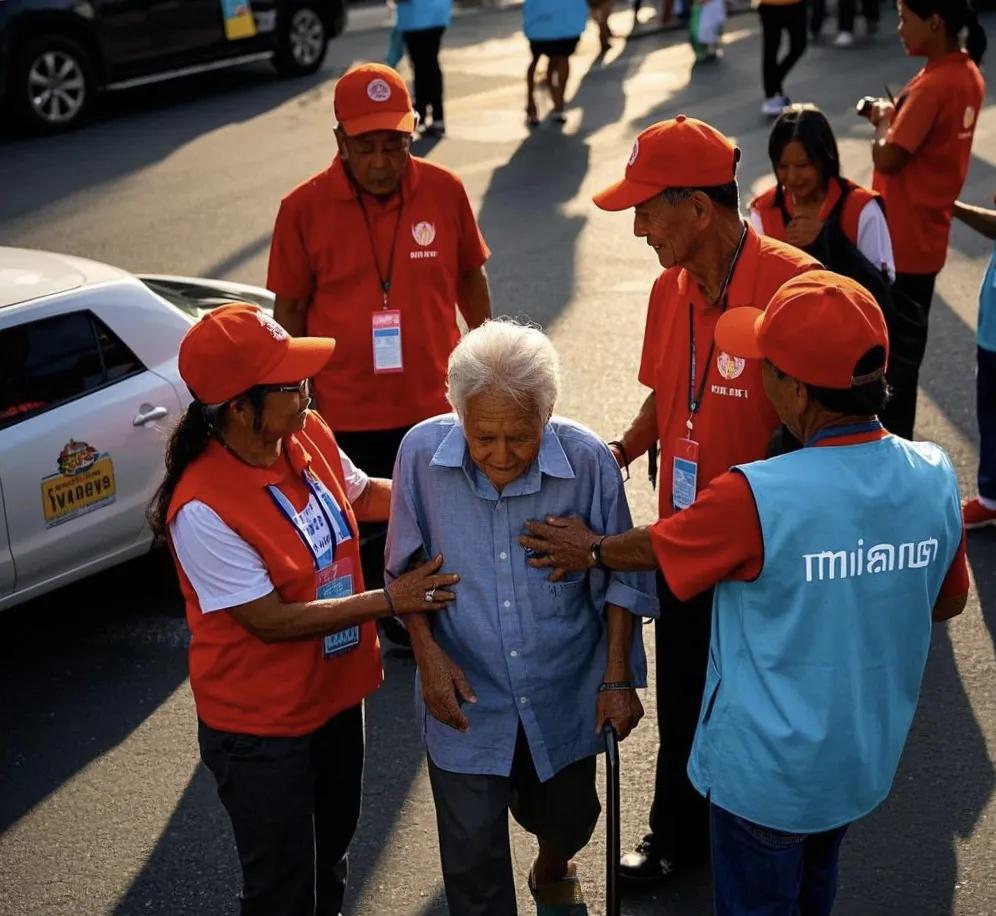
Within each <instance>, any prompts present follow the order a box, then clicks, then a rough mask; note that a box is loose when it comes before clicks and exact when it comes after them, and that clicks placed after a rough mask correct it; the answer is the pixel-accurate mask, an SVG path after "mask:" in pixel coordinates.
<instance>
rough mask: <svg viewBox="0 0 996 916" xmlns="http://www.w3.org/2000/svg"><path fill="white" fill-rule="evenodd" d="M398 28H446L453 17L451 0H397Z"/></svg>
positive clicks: (414, 29)
mask: <svg viewBox="0 0 996 916" xmlns="http://www.w3.org/2000/svg"><path fill="white" fill-rule="evenodd" d="M397 14H398V28H399V29H400V30H401V31H402V32H417V31H419V30H421V29H438V28H446V27H447V26H448V25H449V24H450V20H451V19H452V18H453V3H452V0H398V7H397Z"/></svg>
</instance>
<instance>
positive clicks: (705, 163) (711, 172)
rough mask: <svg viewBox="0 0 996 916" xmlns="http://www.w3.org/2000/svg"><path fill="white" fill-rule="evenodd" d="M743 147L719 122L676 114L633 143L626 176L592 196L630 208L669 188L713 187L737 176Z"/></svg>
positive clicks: (611, 206)
mask: <svg viewBox="0 0 996 916" xmlns="http://www.w3.org/2000/svg"><path fill="white" fill-rule="evenodd" d="M739 161H740V150H739V149H737V147H736V146H734V144H733V143H731V142H730V141H729V139H728V138H726V137H724V136H723V135H722V134H721V133H720V132H719V131H718V130H716V128H715V127H710V126H709V125H708V124H706V123H705V122H704V121H699V120H697V119H696V118H688V117H685V115H678V117H676V118H673V119H672V120H670V121H658V123H656V124H653V125H651V126H650V127H648V128H647V129H646V130H645V131H644V132H643V133H642V134H640V136H639V137H637V138H636V142H635V143H634V144H633V151H632V152H631V153H630V154H629V162H628V163H627V164H626V177H625V178H623V179H622V181H617V182H616V183H615V184H614V185H611V186H609V187H607V188H606V189H605V190H604V191H599V193H598V194H596V195H595V196H594V198H592V199H593V200H594V201H595V205H596V206H598V207H601V208H602V209H603V210H628V209H629V208H630V207H635V206H636V205H637V204H641V203H643V201H645V200H649V199H650V198H651V197H653V196H654V195H655V194H659V193H660V192H661V191H663V190H664V189H665V188H714V187H717V186H718V185H723V184H729V183H730V182H731V181H733V180H734V179H735V178H736V175H737V163H738V162H739Z"/></svg>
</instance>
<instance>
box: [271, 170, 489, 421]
mask: <svg viewBox="0 0 996 916" xmlns="http://www.w3.org/2000/svg"><path fill="white" fill-rule="evenodd" d="M362 202H363V206H362V207H361V205H360V201H359V198H358V197H357V191H356V189H355V187H354V185H353V184H352V182H351V181H350V180H349V177H348V176H347V174H346V171H345V169H344V168H343V165H342V162H341V161H340V159H339V157H336V158H335V159H334V160H333V161H332V165H331V166H329V168H328V169H326V170H325V171H324V172H320V173H319V174H317V175H315V176H313V177H312V178H309V179H308V180H307V181H306V182H304V184H302V185H300V186H299V187H297V188H295V189H294V190H293V191H291V193H290V194H288V195H287V197H285V198H284V200H283V201H282V202H281V204H280V212H279V213H278V214H277V222H276V225H275V226H274V229H273V241H272V243H271V247H270V266H269V273H268V275H267V281H266V284H267V286H268V287H269V289H270V290H272V291H273V292H274V293H276V294H277V295H278V296H288V297H290V298H294V299H310V301H311V304H310V307H309V309H308V319H307V333H308V334H309V335H313V336H317V337H334V338H335V339H336V352H335V356H334V357H333V358H332V360H331V362H329V364H328V367H327V368H326V369H325V370H324V371H323V372H322V373H321V374H320V375H319V376H318V377H317V378H316V379H315V380H314V381H315V385H314V388H315V399H316V402H317V407H318V409H319V411H320V412H321V413H322V415H323V416H324V417H325V419H326V420H327V421H328V423H329V425H330V426H332V428H333V429H337V430H349V431H353V430H376V429H394V428H397V427H401V426H410V425H411V424H413V423H417V422H418V421H420V420H424V419H425V418H426V417H430V416H433V415H435V414H438V413H443V412H445V411H447V410H449V405H448V404H447V401H446V395H445V379H446V365H447V361H448V360H449V355H450V352H451V351H452V350H453V348H454V347H455V346H456V344H457V341H458V340H459V339H460V332H459V329H458V327H457V322H456V301H457V286H458V283H459V280H460V278H461V277H462V276H464V275H466V274H468V273H471V272H472V271H475V270H477V269H478V268H479V267H481V265H482V264H484V262H485V261H486V260H487V259H488V257H489V255H490V252H489V251H488V248H487V245H486V244H485V243H484V239H483V237H482V236H481V232H480V229H479V228H478V226H477V220H476V219H475V217H474V213H473V210H472V209H471V206H470V201H469V200H468V199H467V192H466V191H465V190H464V187H463V185H462V184H461V182H460V179H459V178H457V177H456V175H454V174H453V173H452V172H450V171H449V170H447V169H444V168H442V167H441V166H438V165H435V164H433V163H431V162H426V161H424V160H422V159H416V158H414V157H412V158H411V159H410V160H409V164H408V167H407V169H406V171H405V175H404V177H403V179H402V182H401V189H400V193H398V194H393V195H392V196H390V197H388V198H386V199H383V200H382V199H379V198H376V197H373V196H372V195H369V194H363V195H362ZM364 208H365V210H366V218H365V217H364ZM375 252H376V256H375ZM388 275H390V287H391V288H390V290H389V292H388V304H387V308H388V309H392V310H393V309H397V310H399V311H400V313H401V316H400V317H401V347H402V359H403V364H404V366H403V371H402V372H398V373H386V374H375V373H374V360H373V335H372V321H373V316H374V314H375V313H377V312H380V311H381V310H382V309H383V308H384V294H383V291H382V288H381V281H382V279H386V278H387V277H388Z"/></svg>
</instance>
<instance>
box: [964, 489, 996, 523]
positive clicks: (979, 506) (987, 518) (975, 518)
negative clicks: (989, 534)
mask: <svg viewBox="0 0 996 916" xmlns="http://www.w3.org/2000/svg"><path fill="white" fill-rule="evenodd" d="M961 514H962V518H963V519H964V520H965V527H966V528H969V529H970V528H984V527H985V526H986V525H996V509H989V508H988V507H986V506H985V505H983V503H982V500H980V499H979V497H978V496H976V497H975V498H974V499H967V500H965V502H963V503H962V505H961Z"/></svg>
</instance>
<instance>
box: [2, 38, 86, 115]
mask: <svg viewBox="0 0 996 916" xmlns="http://www.w3.org/2000/svg"><path fill="white" fill-rule="evenodd" d="M15 80H16V81H15V83H14V85H13V86H12V87H11V88H12V90H13V94H14V104H15V107H16V110H17V113H18V114H19V115H20V117H21V120H22V121H24V122H25V123H26V124H27V125H28V126H29V127H30V128H32V129H34V130H37V131H40V132H43V133H55V132H57V131H60V130H68V129H69V128H71V127H76V126H77V125H79V124H81V123H82V122H83V120H84V119H85V117H86V115H87V114H88V113H89V110H90V105H91V103H92V101H93V92H94V83H93V65H92V63H91V61H90V55H89V54H87V52H86V51H85V50H84V49H83V48H82V46H80V45H79V44H77V42H75V41H73V40H72V39H71V38H63V37H62V36H59V35H49V36H45V37H42V38H36V39H34V40H33V41H31V42H29V43H28V45H27V47H25V49H24V52H23V53H22V54H21V55H20V57H19V58H18V66H17V69H16V75H15Z"/></svg>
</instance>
